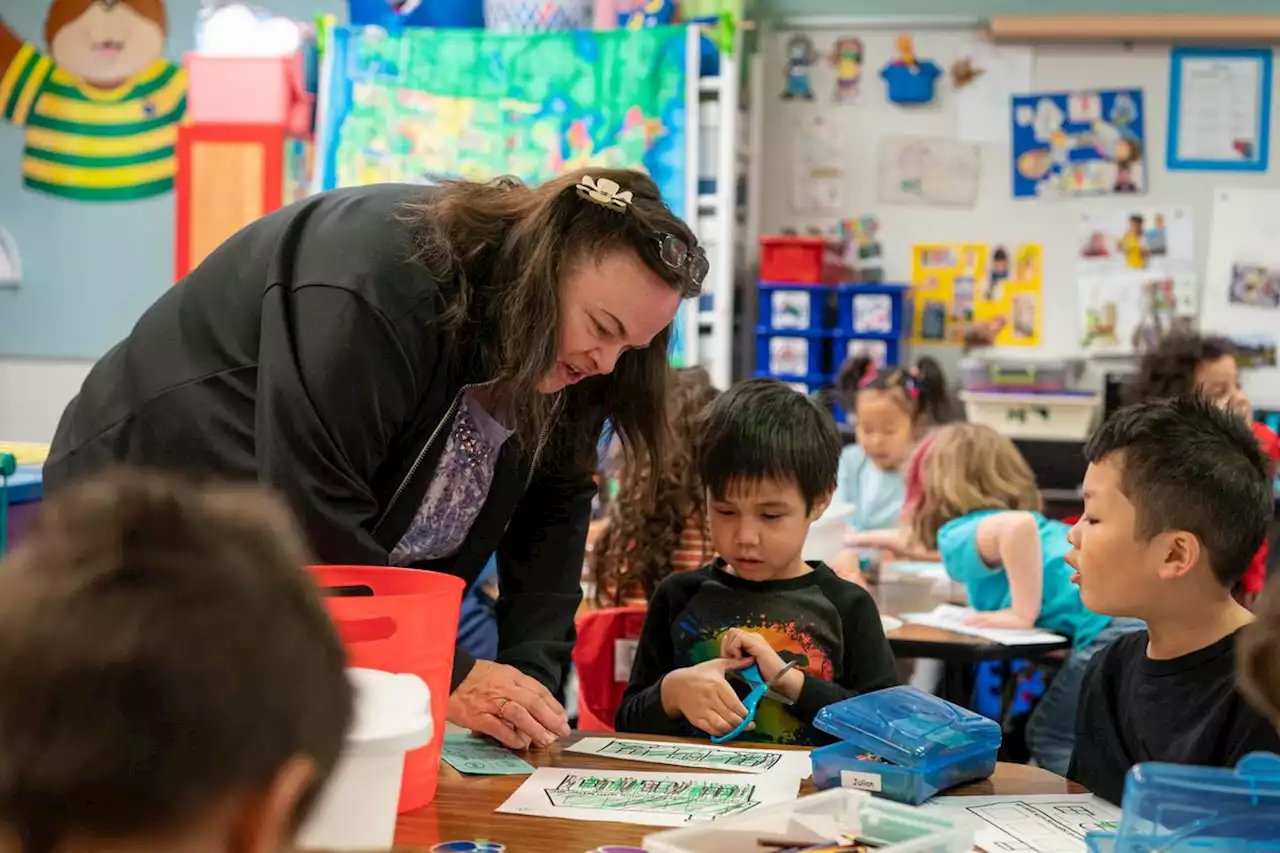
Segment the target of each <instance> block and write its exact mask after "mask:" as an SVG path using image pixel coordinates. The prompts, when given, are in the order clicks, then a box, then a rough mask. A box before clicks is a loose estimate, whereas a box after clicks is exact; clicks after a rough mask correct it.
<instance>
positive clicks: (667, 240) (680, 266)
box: [654, 234, 711, 287]
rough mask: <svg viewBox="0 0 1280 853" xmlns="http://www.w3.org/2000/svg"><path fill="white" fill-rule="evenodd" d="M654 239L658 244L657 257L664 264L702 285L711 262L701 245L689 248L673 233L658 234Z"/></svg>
mask: <svg viewBox="0 0 1280 853" xmlns="http://www.w3.org/2000/svg"><path fill="white" fill-rule="evenodd" d="M654 240H655V242H657V244H658V257H660V258H662V262H663V263H664V264H666V265H667V266H669V267H671V268H672V269H673V270H678V271H680V272H683V273H684V274H685V275H687V276H688V277H689V280H690V281H692V282H693V283H694V284H696V285H698V286H699V287H701V286H702V280H703V279H704V278H706V277H707V270H709V269H710V268H711V264H710V263H708V262H707V253H706V252H704V251H702V248H701V247H698V248H694V249H690V248H689V244H688V243H686V242H685V241H684V240H681V239H680V238H679V237H677V236H676V235H674V234H658V235H657V236H656V237H655V238H654Z"/></svg>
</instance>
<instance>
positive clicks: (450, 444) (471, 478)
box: [391, 393, 512, 566]
mask: <svg viewBox="0 0 1280 853" xmlns="http://www.w3.org/2000/svg"><path fill="white" fill-rule="evenodd" d="M511 432H512V431H511V430H509V429H507V428H506V427H505V426H503V425H502V424H501V423H500V422H499V421H498V420H497V419H495V418H494V417H493V415H491V414H489V413H488V412H487V411H485V409H484V407H483V406H481V405H480V404H479V403H478V402H476V399H475V397H474V396H472V395H471V394H470V393H468V394H467V395H466V397H465V398H464V400H463V404H462V405H461V406H459V407H458V414H457V415H455V416H454V419H453V427H452V428H451V429H450V430H449V438H448V440H447V441H446V442H445V446H444V452H443V453H442V454H441V456H440V462H439V463H438V464H437V465H436V472H435V476H434V477H432V478H431V485H430V486H428V487H427V494H426V497H424V498H423V499H422V504H421V506H419V507H418V512H417V513H416V514H415V515H414V517H413V522H412V523H411V524H410V525H409V529H408V531H406V532H405V534H404V536H403V537H402V538H401V539H400V541H399V543H397V544H396V547H395V548H393V549H392V550H391V565H393V566H407V565H409V564H411V563H416V562H418V561H419V560H439V559H441V558H444V557H452V556H453V555H454V554H456V553H458V549H460V548H461V547H462V543H463V542H464V541H466V538H467V534H468V533H470V532H471V525H472V524H474V523H475V520H476V516H477V515H479V514H480V508H481V507H482V506H484V501H485V498H486V497H488V495H489V486H490V485H492V484H493V471H494V467H495V466H496V465H497V462H498V451H500V450H501V449H502V443H503V442H504V441H506V440H507V438H509V437H510V436H511Z"/></svg>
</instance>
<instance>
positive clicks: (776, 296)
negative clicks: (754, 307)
mask: <svg viewBox="0 0 1280 853" xmlns="http://www.w3.org/2000/svg"><path fill="white" fill-rule="evenodd" d="M756 294H757V297H756V298H757V299H758V300H759V310H760V314H759V318H758V320H757V324H758V325H757V328H758V329H759V330H760V331H762V332H793V331H794V332H820V331H822V330H823V329H827V328H829V327H830V325H831V322H830V321H831V319H832V317H831V316H830V315H831V313H832V312H831V311H830V304H829V302H830V299H831V295H832V294H831V288H830V287H828V286H826V285H822V284H793V283H786V282H774V281H762V282H760V284H759V285H757V287H756Z"/></svg>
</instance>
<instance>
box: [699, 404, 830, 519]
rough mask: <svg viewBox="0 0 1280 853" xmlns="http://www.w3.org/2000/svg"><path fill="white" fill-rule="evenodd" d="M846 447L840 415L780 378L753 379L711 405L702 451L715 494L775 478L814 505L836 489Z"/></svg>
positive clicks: (703, 472)
mask: <svg viewBox="0 0 1280 853" xmlns="http://www.w3.org/2000/svg"><path fill="white" fill-rule="evenodd" d="M840 450H841V443H840V433H839V432H838V431H837V430H836V425H835V421H833V420H832V419H831V415H830V414H829V413H827V412H825V411H823V410H822V408H821V407H820V406H819V405H818V404H817V403H815V402H814V401H813V400H810V399H809V398H808V397H806V396H805V395H804V394H801V393H799V392H798V391H796V390H795V389H793V388H790V387H788V386H786V385H784V384H782V383H781V382H779V381H777V380H776V379H749V380H747V381H746V382H740V383H739V384H737V385H734V386H733V387H732V388H730V389H729V390H728V391H726V392H725V393H723V394H721V395H720V397H719V398H718V399H717V400H716V401H715V402H714V403H712V404H711V405H710V406H709V407H708V408H707V410H706V412H705V413H704V416H703V419H702V436H701V438H700V440H699V442H698V449H697V452H696V456H697V461H698V473H699V475H700V476H701V477H702V484H703V486H705V487H706V489H707V493H708V494H709V495H710V496H711V497H712V498H713V499H716V500H722V499H723V498H724V497H725V496H726V495H727V494H728V493H729V492H730V490H731V489H733V488H734V487H735V486H736V485H738V484H741V483H749V482H752V481H755V480H763V479H769V480H775V481H778V482H782V483H788V482H792V483H795V484H796V486H798V487H799V489H800V493H801V494H802V495H804V499H805V506H806V508H807V509H813V506H814V504H815V503H817V501H818V499H819V498H821V497H823V496H825V495H829V494H831V492H832V491H834V490H835V487H836V469H837V468H838V467H839V465H840Z"/></svg>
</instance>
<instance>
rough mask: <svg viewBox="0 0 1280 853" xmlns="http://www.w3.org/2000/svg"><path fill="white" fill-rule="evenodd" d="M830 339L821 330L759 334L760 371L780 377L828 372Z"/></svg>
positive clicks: (799, 377) (757, 356) (757, 360)
mask: <svg viewBox="0 0 1280 853" xmlns="http://www.w3.org/2000/svg"><path fill="white" fill-rule="evenodd" d="M827 346H828V340H827V338H826V336H825V335H823V334H822V333H821V332H817V333H813V332H810V333H807V334H806V333H804V332H787V333H785V334H780V333H773V332H760V331H758V332H757V333H756V372H757V373H763V374H765V375H767V376H772V377H774V378H776V379H805V378H807V377H809V376H813V375H815V374H825V373H826V372H827V371H826V370H825V369H824V368H825V364H826V361H827V357H826V355H827V353H826V350H827Z"/></svg>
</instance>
